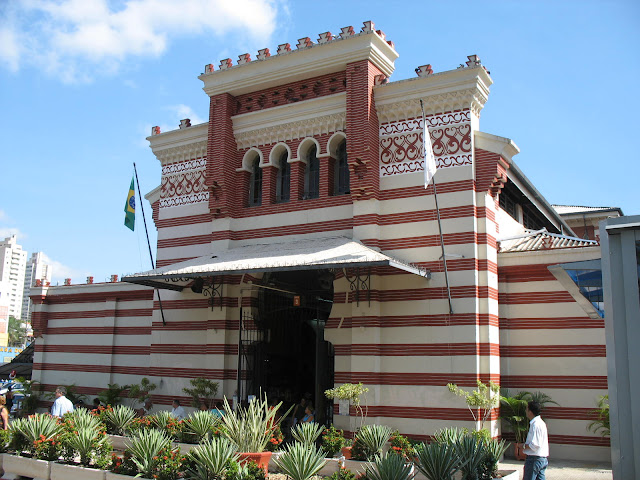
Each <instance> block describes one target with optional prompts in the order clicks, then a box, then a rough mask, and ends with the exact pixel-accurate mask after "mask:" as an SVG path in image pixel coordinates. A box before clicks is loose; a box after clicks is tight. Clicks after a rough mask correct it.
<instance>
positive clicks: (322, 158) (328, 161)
mask: <svg viewBox="0 0 640 480" xmlns="http://www.w3.org/2000/svg"><path fill="white" fill-rule="evenodd" d="M318 161H319V162H320V198H327V197H330V196H332V195H333V191H334V190H333V185H334V183H333V180H334V179H333V176H334V175H333V172H334V168H333V165H334V162H335V159H334V158H333V157H330V156H329V155H318Z"/></svg>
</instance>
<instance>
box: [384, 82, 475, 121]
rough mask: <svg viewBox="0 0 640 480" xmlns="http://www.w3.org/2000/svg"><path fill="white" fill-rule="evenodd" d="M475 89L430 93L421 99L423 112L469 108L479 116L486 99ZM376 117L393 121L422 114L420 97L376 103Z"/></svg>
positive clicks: (432, 112) (433, 112)
mask: <svg viewBox="0 0 640 480" xmlns="http://www.w3.org/2000/svg"><path fill="white" fill-rule="evenodd" d="M487 98H488V97H486V96H482V95H480V94H479V93H478V91H477V90H475V89H467V90H459V91H457V92H448V93H442V94H438V95H432V96H429V97H426V98H424V99H423V103H424V107H425V112H426V113H428V114H432V115H433V114H437V113H440V112H454V111H456V110H471V112H473V113H474V115H476V116H479V115H480V111H481V110H482V108H483V107H484V104H485V102H486V101H487ZM376 108H377V111H378V118H379V119H380V121H381V122H385V123H388V122H394V121H398V120H403V119H407V118H414V117H419V116H420V115H421V114H422V111H421V109H420V99H419V98H418V99H411V100H401V101H399V102H395V103H391V104H383V105H376Z"/></svg>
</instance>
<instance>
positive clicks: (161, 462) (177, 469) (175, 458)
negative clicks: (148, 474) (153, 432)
mask: <svg viewBox="0 0 640 480" xmlns="http://www.w3.org/2000/svg"><path fill="white" fill-rule="evenodd" d="M184 461H185V457H184V456H183V455H181V454H180V449H179V448H178V449H176V450H173V449H172V448H171V447H168V448H164V449H162V450H160V451H159V452H158V455H156V456H154V457H153V463H152V465H153V466H152V471H153V477H152V478H154V479H156V480H176V478H183V476H184V475H183V468H182V464H183V463H184Z"/></svg>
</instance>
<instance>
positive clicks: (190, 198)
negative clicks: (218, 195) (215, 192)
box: [160, 192, 209, 208]
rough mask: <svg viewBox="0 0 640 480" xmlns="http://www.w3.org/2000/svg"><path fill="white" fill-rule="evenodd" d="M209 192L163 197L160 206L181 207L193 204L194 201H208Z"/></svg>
mask: <svg viewBox="0 0 640 480" xmlns="http://www.w3.org/2000/svg"><path fill="white" fill-rule="evenodd" d="M208 201H209V192H199V193H193V194H191V195H184V196H181V197H171V198H163V199H161V200H160V208H170V207H181V206H183V205H192V204H194V203H201V202H208Z"/></svg>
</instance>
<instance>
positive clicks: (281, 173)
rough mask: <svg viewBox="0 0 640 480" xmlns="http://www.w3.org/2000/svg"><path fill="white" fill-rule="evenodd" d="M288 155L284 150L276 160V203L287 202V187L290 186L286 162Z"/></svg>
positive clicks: (288, 169)
mask: <svg viewBox="0 0 640 480" xmlns="http://www.w3.org/2000/svg"><path fill="white" fill-rule="evenodd" d="M288 159H289V154H288V152H287V151H286V150H285V151H284V152H282V154H281V155H280V159H279V160H278V174H277V176H276V202H278V203H281V202H288V201H289V186H290V185H291V166H290V165H289V162H288V161H287V160H288Z"/></svg>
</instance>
